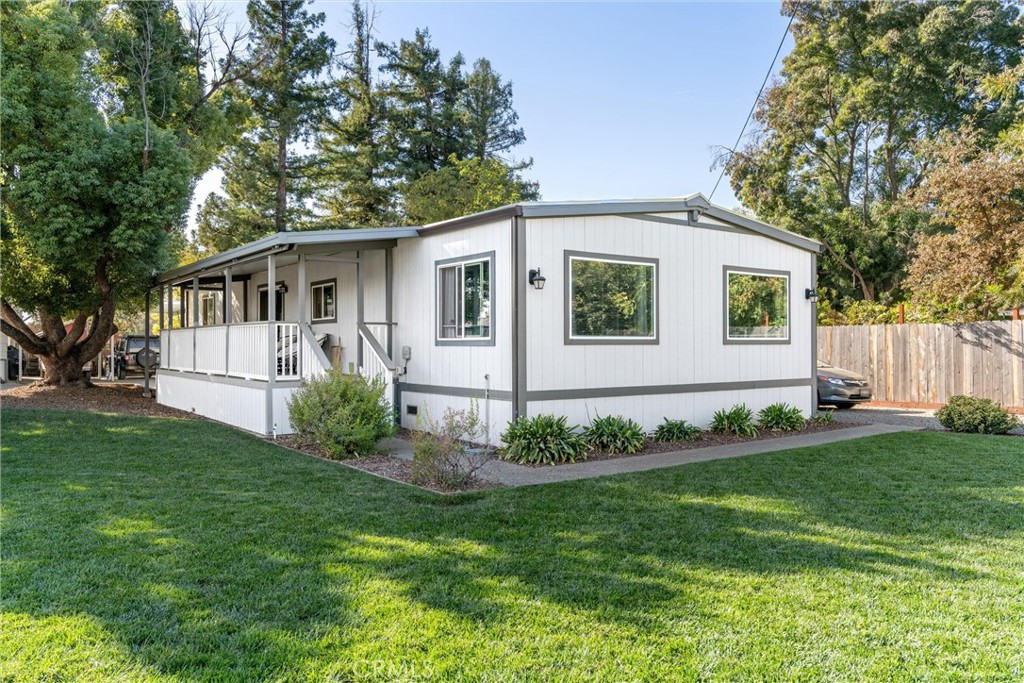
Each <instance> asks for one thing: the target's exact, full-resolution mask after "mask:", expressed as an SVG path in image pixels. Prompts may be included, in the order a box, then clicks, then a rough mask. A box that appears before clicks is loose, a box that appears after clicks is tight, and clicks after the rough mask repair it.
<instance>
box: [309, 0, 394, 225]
mask: <svg viewBox="0 0 1024 683" xmlns="http://www.w3.org/2000/svg"><path fill="white" fill-rule="evenodd" d="M351 30H352V42H351V43H350V45H349V49H348V52H347V53H346V54H345V55H344V56H343V59H342V62H341V76H340V77H339V78H338V79H337V80H336V81H335V82H334V89H335V91H336V93H337V99H338V100H339V105H340V106H339V109H340V110H341V111H340V115H339V116H338V118H337V119H336V120H335V119H329V120H328V121H327V122H326V123H325V126H324V135H323V137H322V138H321V139H320V156H321V164H320V166H321V173H320V176H321V177H320V179H321V182H322V185H323V188H324V189H323V192H322V194H321V196H320V204H321V208H322V209H323V210H324V211H325V212H326V216H325V217H324V220H325V221H326V222H327V223H329V224H331V225H336V226H337V225H340V226H354V227H374V226H383V225H392V224H394V223H395V222H396V221H397V220H398V218H397V215H396V211H395V206H394V204H395V187H394V183H393V178H392V176H393V171H392V168H391V167H392V166H393V164H391V163H390V159H389V156H390V155H389V149H388V147H387V146H386V144H385V133H386V131H387V118H386V116H387V107H386V104H387V103H386V99H385V93H384V92H383V90H382V89H381V87H380V86H379V85H378V84H377V83H376V82H375V80H374V77H373V76H374V74H373V65H372V54H373V15H372V13H370V12H368V11H367V9H366V8H365V7H364V6H363V5H362V4H361V2H360V1H359V0H356V2H353V3H352V28H351Z"/></svg>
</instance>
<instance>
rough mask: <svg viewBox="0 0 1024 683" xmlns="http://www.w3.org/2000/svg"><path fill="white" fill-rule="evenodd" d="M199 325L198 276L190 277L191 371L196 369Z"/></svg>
mask: <svg viewBox="0 0 1024 683" xmlns="http://www.w3.org/2000/svg"><path fill="white" fill-rule="evenodd" d="M197 327H199V276H198V275H195V276H193V277H192V372H195V371H196V328H197Z"/></svg>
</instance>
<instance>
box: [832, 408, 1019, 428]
mask: <svg viewBox="0 0 1024 683" xmlns="http://www.w3.org/2000/svg"><path fill="white" fill-rule="evenodd" d="M832 412H833V414H834V415H835V417H836V422H853V423H858V424H864V423H865V422H867V423H869V424H886V425H901V426H905V427H914V428H916V429H942V425H940V424H939V421H938V420H937V419H936V418H935V411H934V410H930V409H928V408H889V407H885V408H882V407H874V406H854V407H853V408H850V409H849V410H834V411H832ZM1011 433H1012V434H1024V428H1021V429H1015V430H1013V432H1011Z"/></svg>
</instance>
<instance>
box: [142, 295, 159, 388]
mask: <svg viewBox="0 0 1024 683" xmlns="http://www.w3.org/2000/svg"><path fill="white" fill-rule="evenodd" d="M150 291H152V290H149V289H147V290H146V318H145V321H146V332H145V340H146V341H145V346H143V348H144V349H146V351H147V352H148V351H149V330H150V328H151V327H152V325H153V322H152V321H151V320H150V319H149V293H150ZM161 308H163V307H162V306H161ZM142 372H143V380H142V398H152V397H153V394H152V393H151V392H150V391H149V364H148V363H147V364H146V365H144V366H142Z"/></svg>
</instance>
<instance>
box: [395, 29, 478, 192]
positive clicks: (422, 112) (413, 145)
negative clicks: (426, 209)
mask: <svg viewBox="0 0 1024 683" xmlns="http://www.w3.org/2000/svg"><path fill="white" fill-rule="evenodd" d="M377 50H378V51H379V52H380V54H381V56H382V57H383V58H384V60H385V62H384V65H383V66H382V67H381V69H382V71H384V72H385V73H387V74H389V75H390V76H391V80H390V82H389V84H388V95H389V98H388V100H389V103H388V105H389V123H390V126H389V128H390V133H389V135H390V142H391V144H392V145H393V147H394V153H395V162H396V164H397V171H398V175H399V177H400V178H401V179H402V181H403V182H405V183H411V182H413V181H414V180H416V179H417V178H419V177H420V176H422V175H423V174H424V173H427V172H429V171H436V170H437V169H439V168H441V167H442V166H443V165H444V164H445V163H446V162H447V160H448V158H449V157H450V156H451V155H452V154H455V155H456V156H463V151H464V145H465V143H464V141H465V126H464V122H463V116H462V112H461V111H460V101H461V99H462V94H463V92H464V90H465V87H466V80H465V76H464V74H463V71H462V69H463V66H464V65H465V60H464V59H463V57H462V54H461V53H460V54H456V55H455V56H454V57H453V58H452V59H451V60H450V61H449V62H448V63H447V64H445V63H444V62H443V61H442V60H441V54H440V52H439V51H438V49H437V48H435V47H434V46H433V45H431V43H430V31H428V30H427V29H417V30H416V35H415V37H414V38H413V40H402V41H400V42H399V43H398V44H397V45H393V44H392V45H388V44H384V43H378V44H377Z"/></svg>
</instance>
